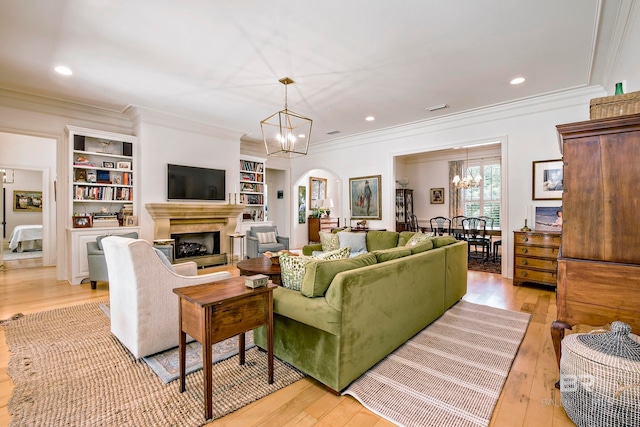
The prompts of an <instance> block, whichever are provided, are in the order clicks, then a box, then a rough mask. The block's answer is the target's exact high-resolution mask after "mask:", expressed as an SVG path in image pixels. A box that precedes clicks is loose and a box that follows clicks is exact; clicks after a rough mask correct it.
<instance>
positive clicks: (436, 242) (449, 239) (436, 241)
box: [433, 236, 458, 248]
mask: <svg viewBox="0 0 640 427" xmlns="http://www.w3.org/2000/svg"><path fill="white" fill-rule="evenodd" d="M457 241H458V240H456V238H455V237H453V236H438V237H434V238H433V247H434V248H441V247H443V246H447V245H452V244H454V243H456V242H457Z"/></svg>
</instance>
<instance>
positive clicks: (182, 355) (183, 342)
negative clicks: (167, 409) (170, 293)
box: [178, 299, 187, 393]
mask: <svg viewBox="0 0 640 427" xmlns="http://www.w3.org/2000/svg"><path fill="white" fill-rule="evenodd" d="M178 325H179V329H180V331H179V335H178V355H179V364H180V393H184V390H185V385H186V381H185V370H186V367H185V364H186V354H187V334H186V333H185V332H184V331H183V330H182V299H178Z"/></svg>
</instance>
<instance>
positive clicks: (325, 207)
mask: <svg viewBox="0 0 640 427" xmlns="http://www.w3.org/2000/svg"><path fill="white" fill-rule="evenodd" d="M318 204H319V205H320V211H321V212H322V213H324V214H325V215H326V216H329V215H331V208H332V207H333V199H322V200H320V201H319V202H318Z"/></svg>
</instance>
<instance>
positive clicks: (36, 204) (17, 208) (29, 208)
mask: <svg viewBox="0 0 640 427" xmlns="http://www.w3.org/2000/svg"><path fill="white" fill-rule="evenodd" d="M13 211H14V212H42V191H22V190H13Z"/></svg>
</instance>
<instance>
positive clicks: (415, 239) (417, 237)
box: [405, 231, 433, 247]
mask: <svg viewBox="0 0 640 427" xmlns="http://www.w3.org/2000/svg"><path fill="white" fill-rule="evenodd" d="M432 237H433V233H423V232H421V231H418V232H417V233H416V234H414V235H413V236H411V238H410V239H409V241H408V242H407V244H406V245H405V246H407V247H411V246H415V245H417V244H418V243H420V242H424V241H425V240H427V239H430V238H432Z"/></svg>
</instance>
